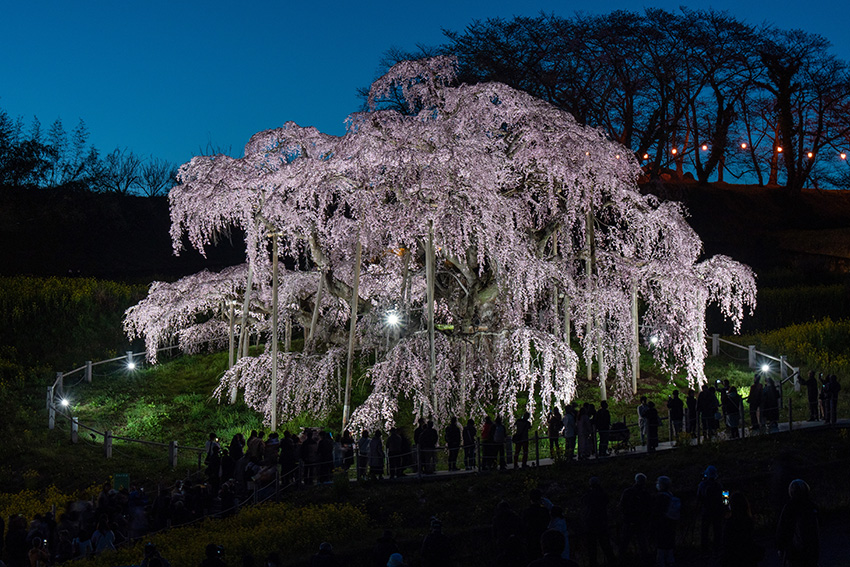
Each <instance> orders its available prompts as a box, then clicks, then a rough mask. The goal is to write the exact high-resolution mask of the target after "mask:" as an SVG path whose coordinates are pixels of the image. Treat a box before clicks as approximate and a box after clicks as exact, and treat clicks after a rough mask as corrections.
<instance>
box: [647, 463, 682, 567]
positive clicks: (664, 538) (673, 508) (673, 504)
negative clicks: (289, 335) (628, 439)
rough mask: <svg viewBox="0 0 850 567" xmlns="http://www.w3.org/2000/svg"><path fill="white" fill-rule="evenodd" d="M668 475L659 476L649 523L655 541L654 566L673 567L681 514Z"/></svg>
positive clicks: (679, 503) (678, 502) (679, 504)
mask: <svg viewBox="0 0 850 567" xmlns="http://www.w3.org/2000/svg"><path fill="white" fill-rule="evenodd" d="M672 485H673V483H672V482H671V481H670V477H667V476H659V477H658V479H656V481H655V490H656V491H657V492H656V494H655V497H654V498H653V501H652V512H651V513H650V516H649V524H650V529H651V533H652V537H653V540H654V543H655V565H656V567H673V564H674V561H675V556H674V549H675V546H676V526H677V524H678V523H679V516H680V514H681V504H682V503H681V501H680V500H679V499H678V498H676V497H675V496H673V493H672V491H671V490H672Z"/></svg>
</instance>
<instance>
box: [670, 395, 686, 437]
mask: <svg viewBox="0 0 850 567" xmlns="http://www.w3.org/2000/svg"><path fill="white" fill-rule="evenodd" d="M667 413H668V414H669V415H670V424H671V425H672V427H673V436H674V437H678V436H679V434H680V433H681V432H682V426H683V424H684V420H685V402H683V401H682V399H681V398H680V397H679V390H673V391H672V392H671V393H670V397H669V398H667Z"/></svg>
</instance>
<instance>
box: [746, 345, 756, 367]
mask: <svg viewBox="0 0 850 567" xmlns="http://www.w3.org/2000/svg"><path fill="white" fill-rule="evenodd" d="M747 363H748V364H749V366H750V368H755V367H756V366H757V364H756V345H749V346H748V347H747Z"/></svg>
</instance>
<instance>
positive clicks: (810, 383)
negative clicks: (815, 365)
mask: <svg viewBox="0 0 850 567" xmlns="http://www.w3.org/2000/svg"><path fill="white" fill-rule="evenodd" d="M800 384H802V385H803V386H805V387H806V399H807V400H808V402H809V421H820V416H819V414H818V394H819V393H820V392H819V391H818V390H819V388H818V381H817V378H816V377H815V371H814V370H810V371H809V377H808V379H806V378H803V377H802V376H800Z"/></svg>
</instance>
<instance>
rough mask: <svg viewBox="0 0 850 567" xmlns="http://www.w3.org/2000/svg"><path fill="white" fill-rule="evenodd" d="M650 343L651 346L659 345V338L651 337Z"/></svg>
mask: <svg viewBox="0 0 850 567" xmlns="http://www.w3.org/2000/svg"><path fill="white" fill-rule="evenodd" d="M649 342H650V344H654V345H657V344H658V337H656V336H655V335H652V336H651V337H649Z"/></svg>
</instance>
